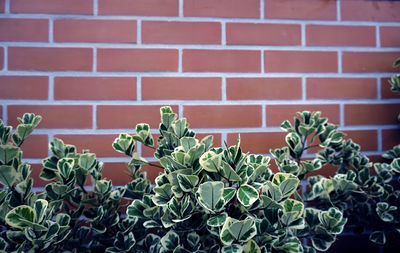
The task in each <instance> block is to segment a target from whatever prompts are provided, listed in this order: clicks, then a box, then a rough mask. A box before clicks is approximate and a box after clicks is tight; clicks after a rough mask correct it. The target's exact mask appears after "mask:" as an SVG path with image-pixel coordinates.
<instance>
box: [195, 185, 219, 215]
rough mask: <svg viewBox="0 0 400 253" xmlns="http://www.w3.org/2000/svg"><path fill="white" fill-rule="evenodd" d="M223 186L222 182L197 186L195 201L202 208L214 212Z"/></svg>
mask: <svg viewBox="0 0 400 253" xmlns="http://www.w3.org/2000/svg"><path fill="white" fill-rule="evenodd" d="M223 191H224V184H223V183H222V182H205V183H203V184H201V185H200V186H199V189H198V191H197V195H198V197H197V200H198V201H199V204H200V205H202V206H203V207H204V208H206V209H208V210H210V211H212V212H214V211H216V209H217V204H218V202H219V201H220V200H221V199H222V194H223Z"/></svg>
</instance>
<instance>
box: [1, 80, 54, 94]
mask: <svg viewBox="0 0 400 253" xmlns="http://www.w3.org/2000/svg"><path fill="white" fill-rule="evenodd" d="M48 80H49V78H48V77H47V76H0V83H1V85H0V98H3V99H47V97H48V91H47V90H48Z"/></svg>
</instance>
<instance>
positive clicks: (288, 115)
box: [267, 104, 339, 126]
mask: <svg viewBox="0 0 400 253" xmlns="http://www.w3.org/2000/svg"><path fill="white" fill-rule="evenodd" d="M302 111H311V112H313V111H320V112H322V114H321V116H322V117H327V118H328V119H329V122H330V123H333V124H339V105H304V104H302V105H267V126H280V125H281V124H282V122H283V121H285V120H289V121H290V122H293V118H294V117H296V112H302Z"/></svg>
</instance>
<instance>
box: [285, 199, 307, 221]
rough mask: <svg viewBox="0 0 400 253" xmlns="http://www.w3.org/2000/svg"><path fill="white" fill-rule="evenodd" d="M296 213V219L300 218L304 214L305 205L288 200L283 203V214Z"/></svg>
mask: <svg viewBox="0 0 400 253" xmlns="http://www.w3.org/2000/svg"><path fill="white" fill-rule="evenodd" d="M285 212H296V213H297V215H296V219H298V218H300V217H301V216H302V215H303V212H304V204H303V203H302V202H300V201H298V200H295V199H287V200H285V202H283V213H285Z"/></svg>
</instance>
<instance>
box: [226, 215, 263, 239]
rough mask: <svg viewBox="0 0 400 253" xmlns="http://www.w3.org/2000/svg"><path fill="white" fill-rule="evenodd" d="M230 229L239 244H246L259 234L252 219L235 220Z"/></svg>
mask: <svg viewBox="0 0 400 253" xmlns="http://www.w3.org/2000/svg"><path fill="white" fill-rule="evenodd" d="M228 229H229V232H231V234H232V235H233V237H234V238H235V239H236V240H238V241H239V242H246V241H248V240H250V239H251V238H253V237H254V236H255V235H256V234H257V229H256V225H255V222H254V220H253V219H252V218H246V219H245V220H235V219H233V222H232V223H231V225H230V226H229V227H228Z"/></svg>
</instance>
